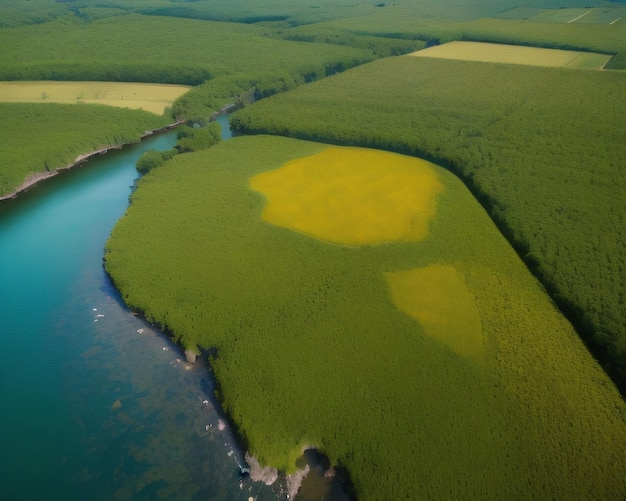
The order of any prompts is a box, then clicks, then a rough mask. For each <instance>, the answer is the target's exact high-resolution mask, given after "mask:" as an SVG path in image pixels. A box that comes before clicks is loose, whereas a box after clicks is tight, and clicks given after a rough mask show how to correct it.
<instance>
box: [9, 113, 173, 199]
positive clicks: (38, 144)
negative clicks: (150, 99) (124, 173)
mask: <svg viewBox="0 0 626 501" xmlns="http://www.w3.org/2000/svg"><path fill="white" fill-rule="evenodd" d="M0 116H2V121H1V122H0V195H7V194H9V193H11V192H13V191H14V190H15V189H16V188H17V187H18V186H20V185H21V184H22V183H23V182H24V180H25V179H26V177H27V176H29V175H30V174H35V173H38V172H47V171H52V170H54V169H57V168H59V167H63V166H65V165H67V164H69V163H71V162H73V161H74V160H75V159H76V157H78V156H79V155H81V154H85V153H89V152H91V151H95V150H98V149H100V148H103V147H107V146H113V145H117V144H125V143H132V142H135V141H137V140H138V139H139V138H140V137H141V136H142V135H143V134H144V133H145V132H146V131H149V130H153V129H157V128H160V127H163V126H164V125H167V124H168V123H169V122H171V119H170V118H169V117H164V116H158V115H155V114H153V113H148V112H146V111H138V110H128V109H123V108H114V107H109V106H101V105H89V104H80V105H66V104H55V103H45V104H44V103H42V104H13V103H0Z"/></svg>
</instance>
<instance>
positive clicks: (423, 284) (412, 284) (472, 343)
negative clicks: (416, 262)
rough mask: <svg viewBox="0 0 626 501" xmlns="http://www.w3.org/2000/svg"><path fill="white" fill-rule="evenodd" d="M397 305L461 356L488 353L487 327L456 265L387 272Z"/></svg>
mask: <svg viewBox="0 0 626 501" xmlns="http://www.w3.org/2000/svg"><path fill="white" fill-rule="evenodd" d="M385 278H386V280H387V285H388V287H389V291H390V294H391V298H392V300H393V303H394V304H395V305H396V307H397V308H398V309H399V310H400V311H401V312H403V313H406V314H407V315H409V316H410V317H412V318H413V319H415V320H417V322H418V323H419V324H420V325H421V326H422V327H423V329H424V332H425V333H426V334H427V335H428V336H430V337H432V338H433V339H435V340H436V341H438V342H440V343H442V344H444V345H446V346H447V347H448V348H450V349H451V350H452V351H454V352H455V353H457V354H458V355H462V356H468V357H480V356H482V355H483V353H484V346H485V343H484V340H483V328H482V324H481V320H480V313H479V311H478V307H477V306H476V301H475V300H474V297H473V296H472V294H471V293H470V291H469V289H468V288H467V285H466V284H465V282H464V281H463V279H462V278H461V276H460V275H459V273H458V272H457V270H456V268H455V267H454V266H449V265H441V264H431V265H428V266H426V267H424V268H415V269H412V270H405V271H399V272H395V273H386V274H385Z"/></svg>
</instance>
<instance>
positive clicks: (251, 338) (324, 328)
mask: <svg viewBox="0 0 626 501" xmlns="http://www.w3.org/2000/svg"><path fill="white" fill-rule="evenodd" d="M329 162H330V163H331V164H333V163H335V164H336V165H337V167H336V169H337V170H340V173H338V174H335V173H334V171H335V169H332V170H333V172H331V173H329V176H328V177H326V175H325V174H324V175H323V174H322V172H324V170H325V169H326V168H327V164H328V163H329ZM383 165H384V167H385V169H384V170H385V171H386V173H387V174H388V176H389V177H388V178H387V182H370V180H371V179H373V178H372V176H373V175H375V174H373V173H372V172H371V171H373V172H376V171H377V169H378V167H380V166H383ZM409 171H414V172H413V174H412V175H414V176H417V177H418V178H420V177H424V176H425V179H427V180H429V181H428V182H429V183H431V187H432V189H426V190H424V189H423V187H422V186H421V185H420V184H421V183H416V184H411V182H410V180H411V177H412V175H411V174H409ZM316 174H317V175H316ZM407 176H408V177H407ZM313 177H316V182H315V183H313V186H312V188H311V190H309V191H307V190H304V191H297V190H294V191H293V192H292V197H291V201H290V204H291V205H288V204H286V203H283V202H285V200H284V199H283V198H282V197H281V195H280V193H276V192H274V191H273V188H276V185H277V184H279V183H282V182H286V183H295V184H296V185H297V184H298V182H299V181H301V180H303V179H304V180H306V179H310V178H313ZM326 179H327V181H328V186H327V189H324V188H323V185H324V184H325V180H326ZM407 180H409V182H408V183H407ZM407 184H408V185H409V186H408V187H407ZM307 188H308V186H307ZM405 191H406V194H405V195H404V196H403V197H402V198H403V200H404V202H398V205H399V206H402V209H403V210H405V211H408V212H409V213H410V212H414V214H419V215H420V217H424V218H425V220H426V221H427V226H428V232H427V235H422V237H421V238H419V239H416V238H412V237H411V238H405V237H406V235H407V232H408V234H410V233H411V231H410V230H407V229H406V228H405V231H404V232H402V231H400V232H398V233H397V234H396V236H395V237H389V236H386V235H385V236H384V237H383V238H382V239H376V238H374V237H372V236H370V237H368V238H366V239H364V240H362V241H361V242H359V243H356V242H354V241H351V242H350V243H349V245H345V244H341V243H337V242H336V241H335V240H336V239H335V237H334V235H333V233H334V228H333V226H332V222H331V221H334V220H335V219H339V220H342V219H343V218H345V217H346V214H345V213H344V209H345V207H350V211H349V217H352V218H354V219H358V220H362V222H364V223H365V224H364V226H367V223H371V224H372V226H373V227H374V228H379V229H380V225H379V221H378V220H379V218H384V217H387V218H389V225H390V226H394V225H395V224H396V218H397V210H398V207H396V206H393V205H391V206H389V207H387V206H386V205H384V204H383V206H382V207H380V208H379V209H378V211H377V212H378V213H377V214H376V213H375V212H376V211H374V212H372V211H371V210H370V203H371V201H372V199H374V201H375V202H377V201H379V200H380V201H382V200H384V199H385V198H386V197H388V196H389V197H391V198H395V195H393V194H395V193H404V192H405ZM359 193H360V194H361V196H359ZM414 199H417V200H419V201H420V202H421V203H422V204H424V205H423V206H425V207H432V209H433V210H430V211H429V212H428V213H427V214H423V213H422V211H421V209H420V208H415V207H414V206H413V204H414V203H415V200H414ZM433 200H434V202H433ZM276 203H278V206H277V207H275V209H276V210H277V212H278V213H280V212H283V213H285V215H286V221H282V222H279V221H277V220H275V219H274V217H273V216H272V217H268V216H267V214H264V211H265V210H266V209H267V208H268V207H270V206H271V205H275V204H276ZM318 206H323V210H318V209H320V207H318ZM303 212H310V213H311V214H313V217H312V219H314V221H316V223H315V226H316V228H317V230H318V232H317V234H314V233H313V232H309V231H308V230H306V231H303V230H302V229H301V228H299V227H298V226H297V225H296V221H297V220H298V214H300V213H303ZM322 213H325V215H319V214H322ZM155 214H156V215H158V218H159V224H158V225H154V224H152V223H151V222H152V221H153V219H154V217H155ZM316 214H318V216H316ZM343 222H344V224H345V225H346V226H345V227H346V228H350V227H351V226H352V223H353V221H351V220H345V219H344V221H343ZM327 230H328V231H329V233H328V234H327V233H326V231H327ZM373 234H375V235H376V234H379V230H376V229H375V230H374V231H373ZM381 242H384V243H381ZM105 259H106V269H107V271H108V272H109V273H110V274H111V276H112V277H113V280H114V281H115V283H116V285H117V286H118V287H119V288H120V289H121V291H122V294H123V297H124V299H125V301H126V302H127V303H128V304H129V305H131V307H133V308H136V309H139V310H142V311H143V312H144V313H145V315H146V317H147V318H148V319H149V320H151V321H153V322H156V323H158V324H160V325H162V326H163V327H164V328H166V329H168V330H169V331H171V332H172V335H173V336H174V337H175V338H176V339H178V341H179V342H180V343H181V344H182V345H183V346H185V347H188V348H192V349H196V350H197V349H198V348H202V349H209V348H213V351H212V353H213V355H212V358H211V363H212V366H213V369H214V371H215V373H216V376H217V378H218V381H219V382H220V392H219V396H220V398H221V400H222V402H223V403H224V405H225V407H226V409H227V411H228V413H229V415H230V416H231V417H232V418H233V420H234V421H235V423H236V424H237V426H238V429H239V432H240V433H241V435H242V436H243V437H244V439H245V440H246V442H247V444H248V445H249V447H250V450H251V452H252V453H253V454H256V455H258V457H259V459H260V460H261V462H262V463H265V464H272V465H275V466H278V467H280V468H281V469H283V470H285V471H293V469H294V468H295V461H296V458H297V457H298V456H299V455H300V454H301V452H302V449H303V448H304V447H309V446H315V447H317V448H319V449H320V450H321V451H322V452H324V453H326V454H327V455H328V456H329V458H330V460H331V462H332V463H333V464H338V465H341V466H343V467H346V468H347V469H348V471H349V473H350V476H351V480H352V481H353V483H354V488H355V493H356V495H357V497H358V498H359V499H400V498H426V499H430V498H439V497H446V498H459V499H462V498H481V499H493V498H500V499H505V498H508V499H519V498H542V497H556V498H562V499H565V498H569V499H572V498H585V497H590V496H596V497H598V498H603V499H615V498H619V497H620V496H623V495H624V494H625V493H626V481H625V479H624V477H623V471H624V469H625V468H626V457H625V456H624V455H623V444H624V443H625V442H626V404H624V402H623V401H622V400H621V398H620V396H619V394H618V393H617V391H616V389H615V387H614V386H612V385H611V384H610V381H609V380H608V378H607V376H606V375H605V374H604V373H603V372H602V370H601V369H600V367H599V366H598V365H597V364H596V362H595V361H594V360H593V359H592V357H591V356H590V355H589V353H588V352H587V350H586V349H585V347H584V346H583V344H582V343H581V341H580V340H579V338H578V336H577V335H576V333H575V332H574V331H573V329H572V327H571V325H570V324H569V323H568V322H567V321H566V320H565V319H564V317H563V316H562V315H561V314H560V313H559V312H558V311H557V310H556V309H555V307H554V306H553V304H552V303H551V301H550V299H549V298H548V296H547V295H546V293H545V292H544V290H543V289H542V288H541V286H540V285H539V284H538V283H537V281H536V280H535V279H534V278H533V277H532V276H531V275H530V273H529V272H528V271H527V269H526V267H525V266H524V265H523V264H522V263H521V261H520V260H519V259H518V258H517V256H516V254H515V253H514V252H513V250H512V249H511V247H510V246H509V245H508V244H507V242H506V241H505V240H504V238H503V237H502V236H501V235H500V233H499V232H498V231H497V229H496V228H495V226H494V225H493V223H492V222H491V221H490V219H489V217H488V216H487V214H486V213H485V212H484V210H483V209H482V208H481V207H480V205H478V203H476V201H475V200H474V198H473V197H472V196H471V194H470V193H469V191H468V190H467V188H465V187H464V186H463V184H462V183H461V182H460V181H459V180H458V179H457V178H455V177H454V176H452V175H451V174H450V173H449V172H447V171H446V170H444V169H442V168H439V167H437V166H435V165H433V164H429V163H427V162H423V161H419V160H416V159H414V158H407V157H403V156H401V155H395V154H391V153H383V152H376V151H372V150H359V149H352V148H350V149H344V148H339V147H328V146H326V145H323V144H320V143H310V142H304V141H298V140H293V139H285V138H279V137H269V136H256V137H242V138H235V139H233V140H230V141H227V142H224V143H220V144H219V145H217V146H215V147H212V148H210V149H208V150H205V151H200V152H196V153H190V154H185V155H178V156H177V157H175V158H174V159H172V160H171V161H169V162H168V163H166V164H165V165H163V166H162V167H159V168H156V169H153V170H152V171H150V173H149V174H147V175H146V176H145V177H143V178H142V179H141V180H140V181H139V183H138V189H137V190H136V191H135V193H134V195H133V203H132V204H131V206H130V208H129V209H128V211H127V213H126V215H125V216H124V217H123V218H122V219H121V220H120V221H119V222H118V224H117V226H116V227H115V229H114V231H113V233H112V235H111V238H110V240H109V242H108V243H107V250H106V255H105Z"/></svg>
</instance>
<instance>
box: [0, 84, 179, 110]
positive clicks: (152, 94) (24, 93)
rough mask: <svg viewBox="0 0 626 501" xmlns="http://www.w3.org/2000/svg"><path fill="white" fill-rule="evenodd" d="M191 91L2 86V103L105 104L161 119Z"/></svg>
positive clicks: (140, 87)
mask: <svg viewBox="0 0 626 501" xmlns="http://www.w3.org/2000/svg"><path fill="white" fill-rule="evenodd" d="M190 88H191V87H188V86H186V85H166V84H150V83H132V82H130V83H127V82H55V81H37V82H0V102H5V103H67V104H76V103H88V104H105V105H107V106H117V107H119V108H131V109H143V110H146V111H150V112H152V113H156V114H158V115H162V114H163V113H164V111H165V108H166V107H167V106H169V105H171V104H172V103H173V102H174V101H175V100H176V99H178V98H179V97H180V96H182V95H183V94H184V93H185V92H187V91H188V90H189V89H190Z"/></svg>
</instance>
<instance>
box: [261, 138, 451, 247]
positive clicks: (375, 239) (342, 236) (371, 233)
mask: <svg viewBox="0 0 626 501" xmlns="http://www.w3.org/2000/svg"><path fill="white" fill-rule="evenodd" d="M250 186H251V187H252V189H254V190H256V191H259V192H261V193H263V194H264V195H265V196H266V197H267V203H266V206H265V208H264V210H263V214H262V217H263V219H264V220H265V221H267V222H269V223H272V224H275V225H277V226H282V227H284V228H289V229H292V230H294V231H297V232H300V233H304V234H306V235H309V236H312V237H315V238H318V239H320V240H324V241H327V242H332V243H337V244H343V245H373V244H380V243H385V242H393V241H419V240H423V239H424V238H426V236H427V235H428V222H429V220H430V218H431V217H432V216H433V215H434V214H435V210H436V206H435V202H436V196H437V194H438V193H439V192H441V191H442V190H443V184H442V183H441V182H440V181H439V178H438V176H437V174H436V172H435V171H434V170H433V169H432V167H431V164H430V163H428V162H426V161H425V160H421V159H417V158H412V157H407V156H403V155H397V154H394V153H387V152H383V151H377V150H370V149H366V148H346V147H342V148H338V147H329V148H327V149H325V150H323V151H322V152H320V153H318V154H316V155H313V156H310V157H305V158H298V159H295V160H292V161H291V162H288V163H287V164H285V165H283V166H282V167H279V168H278V169H275V170H272V171H267V172H262V173H260V174H257V175H256V176H254V177H252V179H251V180H250Z"/></svg>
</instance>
